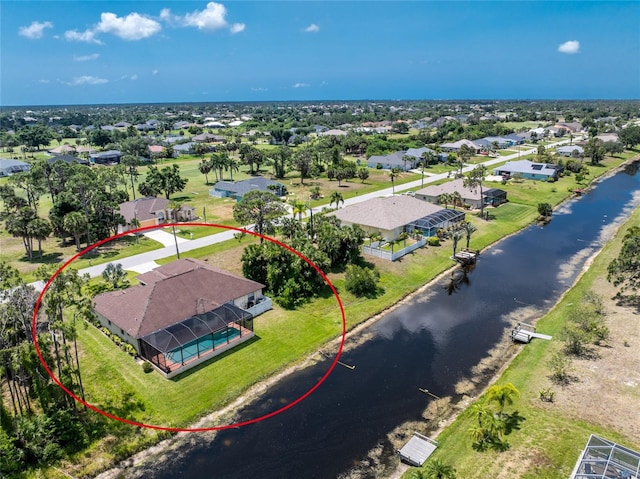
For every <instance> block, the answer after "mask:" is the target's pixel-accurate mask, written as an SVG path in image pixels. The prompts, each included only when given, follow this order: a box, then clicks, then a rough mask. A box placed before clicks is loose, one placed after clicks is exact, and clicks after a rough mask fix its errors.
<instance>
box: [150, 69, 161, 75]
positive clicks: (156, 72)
mask: <svg viewBox="0 0 640 479" xmlns="http://www.w3.org/2000/svg"><path fill="white" fill-rule="evenodd" d="M158 73H160V70H157V69H156V70H153V71H152V72H151V74H152V75H157V74H158Z"/></svg>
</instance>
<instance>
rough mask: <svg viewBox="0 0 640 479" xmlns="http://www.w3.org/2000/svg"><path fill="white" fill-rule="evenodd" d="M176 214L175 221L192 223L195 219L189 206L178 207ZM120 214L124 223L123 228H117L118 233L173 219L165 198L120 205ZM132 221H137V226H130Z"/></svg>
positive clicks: (139, 199) (152, 198)
mask: <svg viewBox="0 0 640 479" xmlns="http://www.w3.org/2000/svg"><path fill="white" fill-rule="evenodd" d="M177 213H178V217H177V218H176V220H177V221H192V220H194V219H195V218H196V215H195V210H194V209H193V208H191V207H190V206H185V205H182V206H180V209H179V210H178V212H177ZM120 214H121V215H122V216H123V218H124V220H125V223H126V224H125V225H124V226H122V225H121V226H119V232H120V233H122V232H125V231H129V230H132V229H136V228H142V227H144V226H161V225H162V224H164V223H168V222H170V220H172V219H173V211H172V210H171V207H170V201H169V200H167V199H166V198H154V197H148V198H138V199H136V200H133V201H127V202H125V203H121V204H120ZM134 220H137V221H138V223H139V226H135V225H133V224H132V222H135V221H134Z"/></svg>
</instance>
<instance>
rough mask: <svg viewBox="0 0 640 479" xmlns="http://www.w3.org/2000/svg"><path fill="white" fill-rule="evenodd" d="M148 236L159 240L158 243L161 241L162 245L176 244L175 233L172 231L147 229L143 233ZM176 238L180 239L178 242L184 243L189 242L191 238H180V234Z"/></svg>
mask: <svg viewBox="0 0 640 479" xmlns="http://www.w3.org/2000/svg"><path fill="white" fill-rule="evenodd" d="M143 234H144V235H145V236H146V237H147V238H151V239H152V240H155V241H157V242H158V243H161V244H162V246H165V247H166V246H175V244H176V243H175V239H174V238H173V235H172V234H171V233H167V232H166V231H163V230H151V231H145V232H144V233H143ZM176 239H177V240H178V244H182V243H188V242H189V241H190V240H188V239H184V238H180V237H179V236H176Z"/></svg>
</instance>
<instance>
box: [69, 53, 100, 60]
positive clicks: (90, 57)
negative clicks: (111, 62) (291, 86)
mask: <svg viewBox="0 0 640 479" xmlns="http://www.w3.org/2000/svg"><path fill="white" fill-rule="evenodd" d="M98 58H100V54H98V53H92V54H91V55H81V56H79V57H77V56H75V55H74V56H73V60H74V61H76V62H88V61H91V60H97V59H98Z"/></svg>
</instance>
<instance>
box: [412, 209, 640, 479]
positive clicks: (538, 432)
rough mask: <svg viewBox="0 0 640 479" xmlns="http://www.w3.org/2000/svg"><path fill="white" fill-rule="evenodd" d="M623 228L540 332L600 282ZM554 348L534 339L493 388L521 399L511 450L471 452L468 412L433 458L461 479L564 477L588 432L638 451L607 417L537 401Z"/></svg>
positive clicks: (638, 442)
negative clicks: (589, 417) (588, 416)
mask: <svg viewBox="0 0 640 479" xmlns="http://www.w3.org/2000/svg"><path fill="white" fill-rule="evenodd" d="M639 222H640V209H636V210H635V211H634V212H633V214H632V215H631V217H630V218H629V220H628V221H627V223H626V225H627V226H626V227H628V226H631V225H634V224H638V223H639ZM624 228H625V227H623V228H622V230H621V234H618V235H617V236H616V238H615V239H614V240H613V241H610V242H608V243H607V244H606V245H605V247H604V248H603V250H602V251H601V252H600V253H599V255H598V256H597V257H596V259H595V261H594V262H593V264H592V265H591V266H590V268H589V270H588V271H586V272H585V274H584V275H583V276H582V277H581V278H580V280H579V281H578V282H577V283H576V284H575V285H574V286H573V287H572V288H571V289H570V290H569V292H568V293H567V294H566V295H565V297H564V298H563V299H562V300H561V301H560V302H559V303H558V304H557V305H556V306H555V307H554V309H553V310H552V311H550V312H549V313H548V314H547V315H545V316H544V317H543V318H541V319H540V320H538V322H537V324H536V326H537V327H538V328H539V329H540V330H541V331H544V332H545V333H548V334H550V335H553V336H557V335H558V333H559V332H560V330H561V328H562V326H563V325H564V323H565V317H566V311H567V310H568V309H569V308H570V307H571V306H572V305H573V304H576V303H578V302H580V301H581V298H582V297H583V296H584V294H585V292H587V291H589V290H593V289H595V288H596V286H595V284H596V282H597V281H598V280H601V279H602V278H603V277H606V275H607V265H608V264H609V262H610V261H611V260H612V259H613V258H615V257H616V255H617V253H618V251H619V249H620V245H621V238H622V236H623V235H624ZM614 347H619V346H617V345H616V346H614ZM558 348H559V344H558V342H557V341H533V342H532V343H530V344H528V345H526V346H524V347H523V348H522V349H521V350H520V352H519V353H518V355H517V356H516V357H515V359H514V360H513V361H512V362H511V364H510V365H509V367H508V368H507V369H506V370H505V371H504V372H503V373H502V374H501V376H500V377H499V379H498V380H497V381H496V383H497V384H506V383H512V384H514V385H515V387H516V388H517V389H518V390H519V391H520V399H519V400H517V401H516V403H515V405H514V406H513V408H511V409H516V410H518V412H519V413H520V414H521V415H522V416H524V417H525V418H526V420H525V421H524V422H523V423H522V429H521V430H519V431H514V432H513V433H512V434H510V435H509V436H507V440H508V441H509V443H510V444H511V447H510V449H509V451H507V452H503V453H500V452H495V451H488V452H483V453H478V452H475V451H474V450H473V449H472V448H471V443H472V440H471V439H470V437H469V435H468V430H469V428H470V427H471V426H473V425H474V424H475V423H476V420H475V419H473V418H472V417H471V415H470V413H469V409H467V410H466V411H465V412H463V413H461V414H460V415H459V416H458V417H457V418H456V420H455V421H454V422H453V423H452V424H451V425H450V426H448V427H446V428H445V429H444V430H443V431H442V432H441V433H440V434H439V435H438V437H437V440H438V442H439V446H438V449H437V450H436V452H435V454H434V455H433V457H434V458H438V459H441V460H442V461H444V462H445V463H447V464H450V465H452V466H453V467H455V469H456V470H457V474H458V477H461V478H463V477H478V478H489V477H518V478H521V479H541V478H542V479H563V478H566V477H568V476H569V474H570V473H571V471H572V469H573V467H574V465H575V462H576V460H577V458H578V456H579V454H580V452H581V450H582V449H583V447H584V445H585V444H586V441H587V439H588V437H589V435H590V434H591V433H594V434H598V435H602V436H604V437H606V438H608V439H610V440H612V441H616V442H622V443H624V444H628V445H630V446H631V447H635V448H636V449H638V448H640V439H639V438H638V437H635V438H634V437H625V436H624V435H623V434H621V433H620V432H619V431H618V430H617V429H616V428H612V427H607V426H605V424H606V423H607V419H606V418H604V417H602V418H600V420H599V421H592V422H589V421H586V420H583V419H581V418H580V417H570V416H569V417H568V414H567V413H566V412H565V411H564V410H563V408H566V405H563V404H562V403H561V402H558V404H557V405H556V404H555V403H543V402H541V401H540V400H539V391H540V390H541V389H543V388H546V387H549V385H550V384H551V383H550V381H549V379H548V376H549V375H550V373H551V371H550V368H549V366H548V359H549V357H550V356H551V354H552V353H553V352H554V351H556V350H557V349H558ZM589 363H590V364H591V366H589V365H587V368H588V367H592V368H598V367H599V363H598V360H597V359H596V360H594V361H590V362H589ZM602 367H606V365H603V366H602ZM568 387H569V388H570V387H571V386H568ZM619 387H620V393H621V394H627V395H630V396H629V398H630V400H633V397H634V396H633V390H632V389H631V388H625V387H624V384H620V385H619ZM553 388H554V389H557V388H558V387H553ZM635 397H637V394H636V396H635ZM612 414H615V411H612ZM629 419H630V420H633V419H631V418H629ZM523 465H524V467H523ZM409 474H410V473H409V472H407V473H405V474H404V476H403V478H408V477H409ZM505 474H506V475H505Z"/></svg>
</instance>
